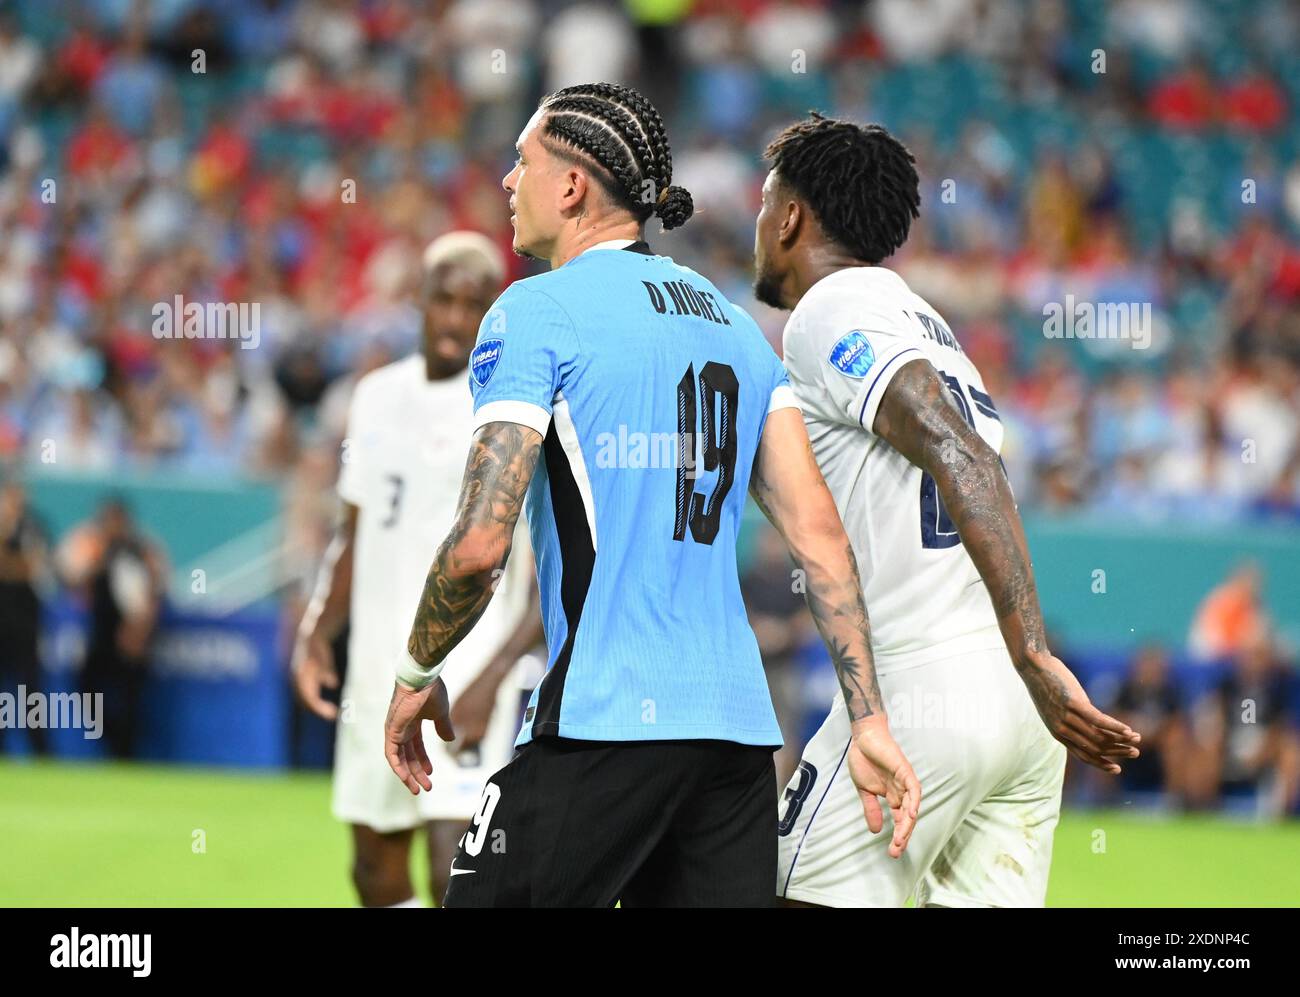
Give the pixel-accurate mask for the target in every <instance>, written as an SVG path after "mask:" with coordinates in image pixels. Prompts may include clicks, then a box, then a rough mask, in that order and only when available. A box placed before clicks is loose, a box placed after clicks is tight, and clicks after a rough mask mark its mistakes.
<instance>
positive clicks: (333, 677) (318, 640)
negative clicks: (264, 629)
mask: <svg viewBox="0 0 1300 997" xmlns="http://www.w3.org/2000/svg"><path fill="white" fill-rule="evenodd" d="M357 513H358V509H357V507H356V506H355V505H352V504H351V503H349V502H345V503H343V509H342V513H341V515H340V516H339V523H338V526H337V527H336V528H335V531H334V536H333V538H332V539H331V540H330V544H329V546H328V547H327V548H326V549H325V558H324V560H323V561H322V562H321V566H320V571H319V573H318V574H317V576H316V590H315V591H314V592H313V593H312V599H311V602H310V604H308V606H307V610H306V612H304V613H303V617H302V622H301V623H299V624H298V637H297V639H296V640H295V641H294V646H293V659H292V661H293V665H292V670H293V688H294V692H295V693H296V694H297V696H298V699H299V701H300V702H301V703H302V704H303V706H305V707H307V709H309V710H311V711H312V712H313V713H315V714H316V715H317V716H318V717H323V718H324V719H326V720H333V719H335V718H336V717H337V716H338V712H339V710H338V707H337V706H336V705H334V704H333V703H331V702H330V701H329V700H327V699H326V698H325V697H324V695H323V694H322V690H323V689H337V688H338V687H339V676H338V671H337V669H336V668H335V666H334V651H333V649H332V645H333V643H334V640H335V638H336V637H338V635H339V632H340V631H341V630H342V629H343V625H344V624H345V623H346V622H347V620H348V615H349V612H350V609H351V602H352V550H353V547H354V545H355V543H356V538H357Z"/></svg>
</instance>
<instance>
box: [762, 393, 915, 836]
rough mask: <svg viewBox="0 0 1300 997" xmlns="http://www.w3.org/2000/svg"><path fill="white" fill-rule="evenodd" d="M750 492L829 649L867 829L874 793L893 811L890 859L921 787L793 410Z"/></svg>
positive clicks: (766, 443) (875, 816)
mask: <svg viewBox="0 0 1300 997" xmlns="http://www.w3.org/2000/svg"><path fill="white" fill-rule="evenodd" d="M749 491H750V494H751V495H752V496H753V497H754V501H755V502H757V503H758V507H759V508H760V509H762V510H763V514H764V515H765V516H767V518H768V519H769V520H770V521H771V523H772V525H773V526H775V527H776V529H777V531H778V532H779V533H780V534H781V536H782V537H783V538H784V539H785V542H786V545H787V546H788V547H789V549H790V554H791V556H792V557H793V558H794V562H795V565H796V566H797V567H798V569H799V570H800V571H802V572H803V573H804V577H805V580H806V583H807V584H806V589H805V591H806V598H807V600H808V609H809V611H810V612H811V613H812V617H813V621H814V622H815V623H816V624H817V629H818V631H819V632H820V633H821V635H822V640H824V641H825V642H826V647H827V649H828V650H829V651H830V655H831V661H832V663H833V664H834V666H835V674H836V676H837V677H838V678H839V682H840V689H841V691H842V692H843V694H844V705H845V708H846V709H847V710H848V714H849V721H850V724H851V725H852V730H853V744H854V747H855V750H854V751H852V752H850V753H849V756H848V759H849V775H850V776H851V777H852V779H853V783H854V785H855V786H856V787H857V789H858V796H859V798H860V799H861V801H862V807H863V812H864V814H865V815H866V818H867V826H868V827H869V828H870V829H871V831H872V832H873V833H874V832H877V831H879V830H880V829H881V827H882V826H883V823H884V815H883V814H882V813H881V810H880V803H879V801H878V800H877V797H879V796H884V797H885V798H886V800H887V801H888V803H889V807H890V809H891V810H892V811H893V815H894V837H893V841H892V842H891V843H890V846H889V853H890V855H892V856H893V857H894V858H897V857H898V856H900V855H901V854H902V853H903V850H904V849H905V848H906V847H907V842H908V839H909V838H910V837H911V834H912V828H913V827H914V826H915V822H916V817H917V813H918V812H919V808H920V802H921V786H920V783H919V782H918V781H917V778H916V774H915V773H914V772H913V771H912V766H911V765H910V764H909V763H908V761H907V758H906V757H905V756H904V754H903V751H902V749H901V748H899V746H898V744H897V743H896V742H895V741H894V738H893V736H892V735H891V734H890V732H889V720H888V717H887V716H886V714H885V707H884V703H883V702H882V701H881V697H880V685H879V684H878V683H877V681H876V667H875V662H874V660H873V659H872V656H871V630H870V624H869V623H868V621H867V607H866V604H865V603H864V602H863V598H862V580H861V578H860V577H859V575H858V562H857V558H856V557H855V556H854V554H853V548H852V547H851V546H850V545H849V539H848V537H847V536H846V535H845V533H844V524H843V523H841V522H840V514H839V510H838V509H836V508H835V500H834V499H833V498H832V497H831V493H830V489H829V488H827V487H826V481H825V479H824V478H822V473H821V470H820V469H819V468H818V467H817V461H816V459H815V458H814V457H813V452H812V446H811V444H809V442H808V432H807V430H805V429H804V424H803V417H802V416H801V415H800V414H799V411H798V409H793V408H785V409H778V410H777V411H775V412H773V413H771V414H770V415H769V416H768V417H767V422H766V423H765V425H764V427H763V437H762V440H761V441H760V442H759V448H758V453H757V455H756V456H755V459H754V469H753V472H752V473H751V475H750V479H749Z"/></svg>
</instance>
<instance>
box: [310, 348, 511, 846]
mask: <svg viewBox="0 0 1300 997" xmlns="http://www.w3.org/2000/svg"><path fill="white" fill-rule="evenodd" d="M473 416H474V413H473V399H472V397H471V395H470V390H469V382H468V374H467V373H466V372H465V371H462V372H460V373H458V374H455V375H453V376H452V377H449V378H446V379H445V380H442V381H433V382H431V381H429V380H428V379H427V377H426V375H425V363H424V358H423V357H422V356H421V355H419V354H418V353H417V354H414V355H412V356H410V357H407V358H406V359H404V360H399V361H397V362H396V363H392V364H388V365H387V366H384V367H381V368H379V369H378V370H375V371H372V372H371V373H369V374H367V375H366V376H365V377H363V378H361V380H360V381H359V382H358V383H357V386H356V390H355V392H354V394H353V397H352V403H351V408H350V410H349V413H348V435H347V439H346V441H345V443H344V450H343V464H342V469H341V471H340V474H339V483H338V491H339V495H340V496H341V497H342V498H343V500H344V501H346V502H349V503H351V504H352V505H355V506H357V507H358V514H357V529H356V540H355V544H354V547H353V552H352V559H353V560H352V604H351V615H350V625H351V634H350V638H349V643H348V676H347V682H346V684H345V687H344V689H343V693H342V697H341V699H342V703H343V710H342V712H341V718H340V725H339V732H338V748H337V751H336V774H335V813H336V814H337V815H338V816H339V817H340V818H341V819H344V820H348V821H350V822H353V823H362V824H367V825H368V826H371V827H374V828H376V829H377V830H390V829H395V828H397V827H409V826H413V825H414V824H416V823H418V822H419V821H420V820H421V819H434V818H441V817H447V818H460V817H468V816H470V815H471V814H472V813H473V812H474V808H475V806H476V805H477V801H478V796H479V793H480V791H481V789H482V786H483V783H484V781H485V780H486V777H487V776H490V775H491V774H492V772H494V771H495V770H496V769H497V768H500V767H501V766H502V765H504V764H505V763H506V761H508V760H509V757H510V751H511V744H512V742H513V739H514V733H515V731H516V730H517V727H518V717H517V715H516V713H517V706H518V701H519V688H518V682H517V680H515V679H513V678H508V679H507V680H506V681H505V682H503V683H502V688H501V695H500V697H499V699H498V707H497V711H496V714H495V715H494V716H493V719H492V726H491V727H490V728H489V731H488V736H487V738H485V740H484V742H483V744H482V745H481V747H480V753H481V763H480V764H479V765H468V766H467V765H466V764H465V760H464V759H455V758H453V757H452V756H451V755H450V754H449V753H448V752H447V751H446V750H445V749H444V748H443V743H444V742H442V741H441V740H439V739H438V738H437V736H436V735H435V734H433V733H432V730H431V728H426V736H425V745H426V747H427V748H428V749H429V754H430V759H431V760H432V761H433V763H434V766H435V772H434V774H433V776H432V779H433V781H434V782H435V792H434V793H431V794H426V793H422V794H421V795H420V796H419V797H418V798H416V797H412V796H411V795H410V793H409V792H408V791H407V789H406V788H405V787H404V786H403V785H402V784H401V783H400V782H399V781H398V780H397V777H396V776H394V775H393V774H392V772H391V771H389V770H388V764H387V762H386V761H385V759H384V757H383V720H384V715H385V713H386V712H387V708H388V701H389V699H390V697H391V696H392V692H393V681H394V666H395V664H396V662H397V660H398V656H399V655H400V654H401V653H402V652H403V651H404V650H405V648H406V641H407V638H408V636H409V635H410V632H411V623H412V621H413V620H414V619H415V610H416V607H417V605H418V604H419V600H420V595H421V593H422V591H423V589H424V582H425V578H426V576H427V575H428V572H429V568H430V566H431V565H432V564H433V559H434V555H435V554H436V552H437V550H438V546H439V544H441V543H442V541H443V539H444V538H445V537H446V536H447V534H448V533H449V532H450V530H451V527H452V523H453V521H454V519H455V514H456V506H457V501H458V498H459V495H460V486H461V480H462V478H463V477H464V472H465V459H466V456H467V455H468V453H469V446H470V440H471V439H472V437H473V433H474V430H473V425H474V418H473ZM531 573H532V558H531V554H530V550H529V546H528V541H527V532H526V530H523V529H520V530H518V531H516V534H515V541H514V545H513V548H512V551H511V555H510V560H509V561H508V562H507V565H506V569H505V574H504V575H503V577H502V578H501V581H500V582H499V583H498V585H497V589H496V592H495V593H494V594H493V597H492V601H491V602H490V603H489V604H488V607H487V609H486V611H485V612H484V613H483V616H482V617H481V618H480V619H479V621H478V623H477V624H475V626H474V628H473V629H472V630H471V631H470V632H469V633H468V634H466V635H465V638H464V640H462V641H461V642H460V644H458V645H457V646H456V647H455V648H454V649H453V650H452V652H451V654H449V655H448V656H447V666H446V668H445V669H444V670H443V672H442V679H443V681H444V683H446V686H447V693H448V695H449V697H450V698H451V701H452V702H453V703H454V702H455V701H456V697H457V695H459V693H460V692H461V691H462V690H463V689H464V688H465V686H467V685H468V684H469V683H470V682H471V681H473V680H474V678H475V677H476V676H477V675H478V674H479V672H480V671H481V670H482V669H483V666H484V665H485V664H486V663H487V662H488V660H489V659H490V658H491V657H492V655H494V654H495V653H496V652H497V651H498V650H499V649H500V647H501V645H502V644H503V643H504V641H505V639H506V638H507V636H508V635H509V634H510V632H511V631H512V630H513V629H514V627H516V626H517V625H518V623H519V621H520V619H521V617H522V614H523V612H524V611H525V609H526V608H527V604H528V592H529V587H530V584H531V582H530V576H531ZM417 807H418V813H417Z"/></svg>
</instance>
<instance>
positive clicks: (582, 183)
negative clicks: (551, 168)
mask: <svg viewBox="0 0 1300 997" xmlns="http://www.w3.org/2000/svg"><path fill="white" fill-rule="evenodd" d="M590 189H591V183H590V182H589V181H588V180H587V174H585V173H583V172H582V170H579V169H576V168H575V167H572V166H571V167H569V168H568V169H567V170H565V171H564V172H563V173H562V174H561V176H560V191H559V193H560V213H561V214H568V213H569V212H570V211H574V210H576V209H577V208H578V207H579V206H580V205H581V204H582V203H583V198H585V197H586V196H587V194H588V192H589V191H590Z"/></svg>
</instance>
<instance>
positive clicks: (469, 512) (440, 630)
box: [407, 422, 542, 666]
mask: <svg viewBox="0 0 1300 997" xmlns="http://www.w3.org/2000/svg"><path fill="white" fill-rule="evenodd" d="M541 445H542V438H541V436H540V435H539V434H538V433H536V432H535V431H533V430H531V429H528V428H527V427H525V426H519V425H516V424H514V423H510V422H493V423H489V424H488V425H486V426H484V427H483V428H482V429H480V430H479V431H478V432H477V433H476V434H475V436H474V441H473V444H472V446H471V448H470V454H469V460H468V462H467V463H466V465H465V478H464V481H463V482H462V484H461V490H460V501H459V504H458V507H457V513H456V522H455V524H454V525H453V526H452V529H451V532H450V533H449V534H448V536H447V539H446V540H444V541H443V542H442V545H441V546H440V547H439V548H438V553H437V555H436V556H435V558H434V561H433V566H432V567H431V568H430V569H429V574H428V576H427V577H426V578H425V582H424V592H423V593H422V594H421V596H420V604H419V606H418V607H417V609H416V612H415V623H414V624H413V626H412V627H411V636H410V639H409V640H408V641H407V650H409V651H410V652H411V656H412V657H413V658H415V660H416V661H419V662H421V663H422V664H425V665H430V666H432V665H434V664H436V663H437V662H439V661H441V660H442V659H443V658H444V657H446V656H447V653H448V652H449V651H451V649H452V648H453V647H455V646H456V645H457V644H458V643H460V641H461V638H463V637H464V636H465V634H467V633H468V632H469V631H470V629H471V628H473V626H474V624H475V623H476V622H477V621H478V618H479V617H480V616H482V615H483V610H484V609H486V608H487V604H488V602H489V600H491V598H492V586H493V582H494V581H495V572H496V570H497V569H499V568H500V567H501V566H502V565H504V564H505V561H506V558H507V556H508V555H509V553H510V539H511V537H512V536H513V534H514V529H515V523H516V522H517V521H518V519H519V513H520V511H521V510H522V508H523V502H524V494H525V493H526V492H527V490H528V483H529V482H530V481H531V480H532V476H533V470H534V469H535V468H536V466H537V459H538V455H539V453H540V450H541ZM467 550H468V553H467ZM485 551H486V552H488V554H490V557H487V558H486V560H485V558H484V552H485ZM488 562H490V563H488Z"/></svg>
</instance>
